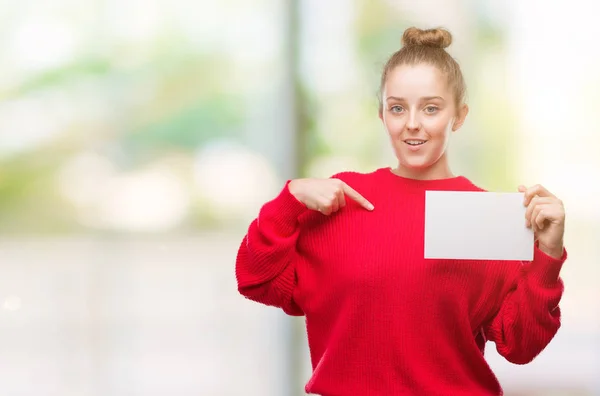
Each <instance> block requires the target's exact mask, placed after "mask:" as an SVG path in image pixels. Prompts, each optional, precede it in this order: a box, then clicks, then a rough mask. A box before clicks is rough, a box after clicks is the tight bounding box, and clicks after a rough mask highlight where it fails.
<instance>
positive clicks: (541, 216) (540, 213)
mask: <svg viewBox="0 0 600 396" xmlns="http://www.w3.org/2000/svg"><path fill="white" fill-rule="evenodd" d="M551 214H552V206H551V205H538V206H537V208H536V210H535V211H534V212H533V221H534V222H535V224H536V227H537V229H538V230H543V229H544V227H545V225H546V220H549V221H551V218H550V216H551Z"/></svg>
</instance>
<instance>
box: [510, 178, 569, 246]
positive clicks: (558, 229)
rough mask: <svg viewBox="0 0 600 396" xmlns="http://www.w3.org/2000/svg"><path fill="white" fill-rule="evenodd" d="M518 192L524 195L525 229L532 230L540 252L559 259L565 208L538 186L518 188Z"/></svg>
mask: <svg viewBox="0 0 600 396" xmlns="http://www.w3.org/2000/svg"><path fill="white" fill-rule="evenodd" d="M519 191H520V192H522V193H525V200H524V202H523V204H524V205H525V206H526V207H527V210H526V212H525V222H526V225H527V227H531V228H533V232H534V235H535V238H536V240H537V241H538V244H539V248H540V250H542V251H543V252H544V253H546V254H548V255H549V256H552V257H556V258H560V257H561V256H562V254H563V236H564V233H565V208H564V206H563V203H562V201H561V200H560V199H558V198H557V197H556V196H554V194H552V193H550V191H548V190H546V189H545V188H544V187H543V186H540V185H539V184H537V185H535V186H533V187H529V188H526V187H525V186H519Z"/></svg>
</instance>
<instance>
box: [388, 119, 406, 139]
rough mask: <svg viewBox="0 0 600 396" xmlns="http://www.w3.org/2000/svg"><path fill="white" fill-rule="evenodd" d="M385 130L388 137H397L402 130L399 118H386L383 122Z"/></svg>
mask: <svg viewBox="0 0 600 396" xmlns="http://www.w3.org/2000/svg"><path fill="white" fill-rule="evenodd" d="M384 124H385V129H386V130H387V132H388V133H389V134H390V136H392V137H395V136H399V135H400V134H401V133H402V130H403V129H404V122H403V121H402V119H401V118H400V117H387V118H386V119H385V121H384Z"/></svg>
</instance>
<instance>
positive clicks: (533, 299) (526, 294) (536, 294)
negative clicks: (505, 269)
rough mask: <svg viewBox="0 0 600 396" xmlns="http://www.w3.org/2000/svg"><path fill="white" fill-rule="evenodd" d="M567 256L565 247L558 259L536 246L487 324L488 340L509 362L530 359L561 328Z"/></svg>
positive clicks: (527, 361) (517, 362)
mask: <svg viewBox="0 0 600 396" xmlns="http://www.w3.org/2000/svg"><path fill="white" fill-rule="evenodd" d="M566 258H567V253H566V251H564V250H563V252H562V256H561V257H560V258H555V257H551V256H549V255H548V254H546V253H544V252H542V251H541V250H540V249H539V247H537V246H536V247H535V253H534V258H533V261H532V262H530V263H523V264H522V265H521V267H520V269H519V273H518V274H517V275H516V277H515V280H514V282H513V283H512V287H511V289H510V290H509V292H508V294H507V295H506V297H505V299H504V301H503V303H502V305H501V307H500V310H499V311H498V313H497V314H496V315H495V317H494V318H493V319H492V320H491V321H490V322H489V323H488V324H487V325H486V326H485V327H484V331H485V335H486V337H487V339H488V340H490V341H493V342H494V343H495V344H496V349H497V351H498V353H499V354H500V355H501V356H503V357H504V358H505V359H506V360H508V361H509V362H511V363H515V364H526V363H529V362H531V361H532V360H533V359H534V358H535V357H536V356H537V355H538V354H539V353H541V352H542V350H544V348H545V347H546V346H547V345H548V344H549V343H550V341H551V340H552V338H554V336H555V334H556V332H557V331H558V329H559V327H560V319H561V312H560V307H559V306H558V304H559V302H560V299H561V297H562V294H563V290H564V286H563V282H562V279H561V278H560V277H559V273H560V269H561V267H562V265H563V263H564V262H565V260H566Z"/></svg>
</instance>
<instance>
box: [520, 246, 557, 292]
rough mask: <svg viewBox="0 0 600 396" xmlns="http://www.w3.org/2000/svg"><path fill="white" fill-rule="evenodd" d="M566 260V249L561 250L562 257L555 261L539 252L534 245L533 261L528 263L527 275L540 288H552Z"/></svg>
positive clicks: (537, 247) (553, 258)
mask: <svg viewBox="0 0 600 396" xmlns="http://www.w3.org/2000/svg"><path fill="white" fill-rule="evenodd" d="M566 260H567V249H566V248H563V254H562V256H561V257H560V258H558V259H557V258H555V257H552V256H549V255H547V254H546V253H544V252H543V251H541V250H540V248H539V246H538V245H537V243H536V244H535V247H534V251H533V261H532V262H531V263H529V268H528V270H527V273H528V274H529V277H530V278H531V279H533V280H534V282H535V283H537V284H539V285H540V286H543V287H553V286H555V285H557V284H558V279H559V276H560V270H561V269H562V266H563V264H564V263H565V261H566Z"/></svg>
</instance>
